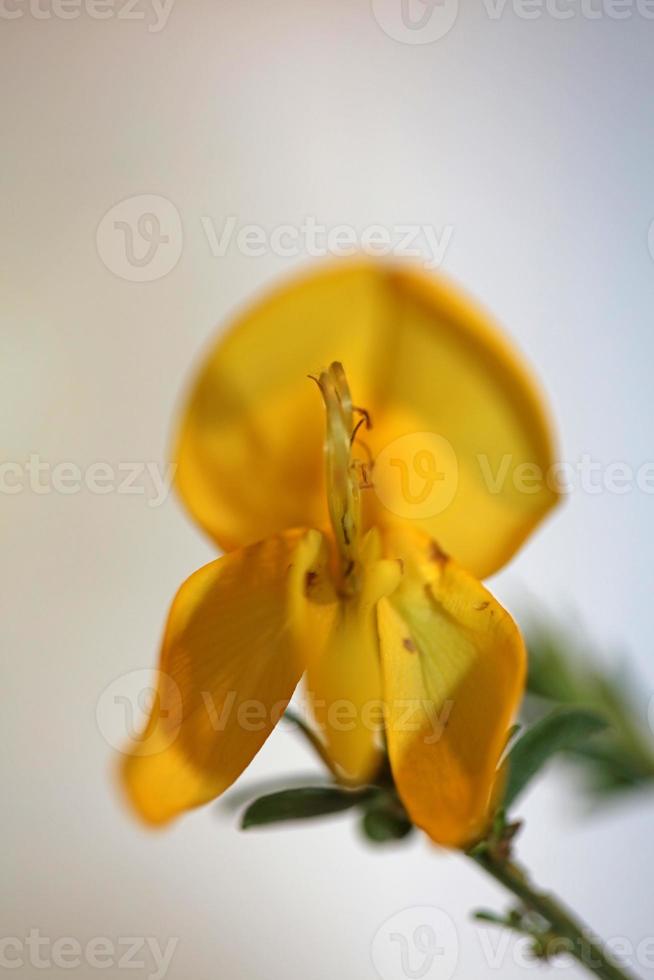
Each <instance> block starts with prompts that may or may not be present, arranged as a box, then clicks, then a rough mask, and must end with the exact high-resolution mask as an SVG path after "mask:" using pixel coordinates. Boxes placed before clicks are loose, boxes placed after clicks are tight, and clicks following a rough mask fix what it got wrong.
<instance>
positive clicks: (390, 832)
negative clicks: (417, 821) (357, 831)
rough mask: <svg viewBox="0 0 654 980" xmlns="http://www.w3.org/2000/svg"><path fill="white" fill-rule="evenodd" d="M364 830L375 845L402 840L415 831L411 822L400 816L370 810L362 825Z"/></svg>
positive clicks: (384, 811) (386, 811) (383, 811)
mask: <svg viewBox="0 0 654 980" xmlns="http://www.w3.org/2000/svg"><path fill="white" fill-rule="evenodd" d="M361 827H362V830H363V832H364V834H365V836H366V837H367V838H368V840H369V841H372V843H373V844H387V843H389V842H390V841H396V840H402V839H403V838H404V837H408V835H409V834H410V833H411V831H412V830H413V824H412V823H411V821H410V820H409V819H408V818H407V817H405V816H402V815H400V814H396V813H390V812H389V811H388V810H377V809H375V808H373V809H370V810H368V812H367V813H366V814H365V815H364V818H363V821H362V823H361Z"/></svg>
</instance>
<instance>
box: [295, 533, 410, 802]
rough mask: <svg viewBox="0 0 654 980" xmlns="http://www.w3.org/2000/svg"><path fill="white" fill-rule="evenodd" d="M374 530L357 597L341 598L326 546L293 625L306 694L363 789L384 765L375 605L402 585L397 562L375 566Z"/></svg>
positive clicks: (335, 754)
mask: <svg viewBox="0 0 654 980" xmlns="http://www.w3.org/2000/svg"><path fill="white" fill-rule="evenodd" d="M376 538H377V535H376V532H372V533H371V534H370V535H369V537H368V540H367V541H366V542H365V543H364V552H367V553H368V554H367V557H368V559H369V560H368V564H366V565H365V566H363V567H362V568H361V572H360V575H361V581H360V591H358V592H357V594H356V595H353V596H341V595H338V594H337V593H336V592H335V591H334V588H333V586H332V584H331V580H330V576H329V571H328V560H329V555H328V553H327V550H326V549H325V548H324V547H323V549H322V550H321V552H317V551H316V552H315V553H314V555H313V557H312V558H311V559H310V560H309V561H308V568H309V571H308V575H307V579H306V581H307V582H308V583H309V584H308V587H307V592H306V599H305V601H304V602H303V604H302V606H301V608H300V607H299V606H298V608H297V610H296V613H295V616H294V622H295V627H296V638H297V643H298V645H299V648H300V649H301V650H302V652H303V659H304V660H305V661H306V663H307V677H306V685H307V693H308V697H309V702H310V706H311V708H312V711H313V715H314V718H315V720H316V722H317V725H318V729H319V732H320V735H321V737H322V739H323V741H324V743H325V748H326V750H327V753H328V755H329V757H330V758H331V760H332V762H334V763H335V764H336V766H337V767H338V768H339V769H340V770H341V771H342V772H343V774H344V775H345V776H346V777H347V778H348V779H349V780H351V781H352V782H355V783H359V784H361V783H365V782H366V781H367V780H369V779H370V778H371V777H372V776H373V774H374V772H375V770H376V769H377V767H378V765H379V763H380V760H381V735H382V732H383V727H384V716H383V715H384V706H383V701H382V690H381V674H380V664H379V640H378V635H377V617H376V605H377V601H378V599H379V598H380V596H382V595H387V594H388V593H389V592H391V591H392V590H393V589H394V588H395V587H396V586H397V584H398V581H399V579H400V567H399V565H398V563H397V562H389V561H380V560H375V559H374V557H371V556H370V552H371V551H374V550H375V544H376V541H375V539H376Z"/></svg>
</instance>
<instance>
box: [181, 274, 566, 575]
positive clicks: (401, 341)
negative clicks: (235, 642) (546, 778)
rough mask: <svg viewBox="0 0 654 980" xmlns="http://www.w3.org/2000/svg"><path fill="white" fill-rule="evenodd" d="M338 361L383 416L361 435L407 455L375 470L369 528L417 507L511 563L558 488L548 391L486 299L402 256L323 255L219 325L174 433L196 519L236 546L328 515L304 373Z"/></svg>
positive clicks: (477, 548)
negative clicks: (398, 260) (427, 462)
mask: <svg viewBox="0 0 654 980" xmlns="http://www.w3.org/2000/svg"><path fill="white" fill-rule="evenodd" d="M332 361H341V362H342V363H343V365H344V367H345V371H346V373H347V376H348V380H349V383H350V387H351V390H352V393H353V397H354V401H355V404H356V405H358V406H361V407H363V408H366V409H367V410H368V411H369V412H370V414H371V416H372V420H373V429H372V430H371V431H370V432H366V433H365V436H364V435H363V434H361V438H362V439H363V441H364V442H365V443H366V444H367V446H368V448H369V450H370V452H371V453H372V455H373V457H375V458H378V457H380V455H382V456H383V454H384V453H386V454H387V455H388V454H389V453H390V456H391V463H392V460H393V459H397V458H399V460H400V463H399V465H398V466H397V467H394V465H391V466H390V467H389V468H388V472H387V473H386V477H385V476H384V473H383V472H381V469H380V470H379V472H378V473H377V474H376V475H375V480H376V482H377V483H378V484H379V490H378V492H377V494H376V493H375V492H374V491H373V490H370V491H368V492H367V494H366V495H365V496H366V497H367V505H366V510H367V526H372V525H374V524H376V523H379V522H380V521H382V522H387V521H392V520H395V519H396V518H398V517H399V518H402V519H410V520H411V521H412V522H413V523H414V524H415V526H416V527H418V528H421V529H423V530H426V531H427V532H428V533H430V534H432V535H433V536H434V537H436V538H437V539H438V540H439V541H441V543H442V544H443V546H444V547H445V548H447V550H448V551H449V552H451V553H452V554H453V555H454V557H455V558H456V560H457V561H460V562H461V563H462V564H464V565H465V566H466V567H467V568H469V569H470V570H471V571H472V572H474V574H475V575H477V576H479V577H483V576H486V575H488V574H490V573H491V572H493V571H495V570H496V569H498V568H499V567H501V566H502V565H503V564H504V563H505V562H506V561H507V560H508V559H509V558H510V557H511V556H512V554H513V553H514V551H515V550H516V549H517V548H518V546H519V545H520V544H521V542H522V541H523V540H524V538H525V537H526V536H527V535H528V534H529V532H530V531H531V530H532V529H533V528H534V526H535V525H536V524H537V523H538V522H539V521H540V520H541V518H542V517H543V516H544V514H545V513H546V512H547V511H548V510H549V508H550V507H551V506H552V505H553V504H554V503H555V502H556V499H557V494H556V492H555V490H554V489H553V488H552V487H551V486H548V485H547V482H546V481H545V476H546V475H547V474H548V472H549V468H550V466H551V464H552V461H553V450H552V441H551V435H550V430H549V425H548V422H547V419H546V416H545V414H544V411H543V407H542V401H541V398H540V396H539V394H538V393H537V391H536V390H535V388H534V385H533V383H532V381H531V378H530V377H529V374H528V372H527V371H526V370H525V367H524V365H523V363H522V361H521V359H520V358H519V357H518V355H517V354H516V352H515V351H514V350H512V348H511V347H510V346H509V344H508V343H507V342H506V341H505V340H504V339H503V338H502V337H501V335H500V334H499V333H498V332H497V330H496V329H495V327H494V326H493V324H492V322H491V321H490V319H489V317H488V316H487V315H486V314H485V313H484V312H482V311H480V310H479V309H478V308H477V307H476V306H475V305H473V304H472V303H471V302H470V301H469V300H468V299H467V298H466V297H465V296H463V295H462V294H461V293H460V292H459V291H458V290H457V289H455V288H454V287H453V286H451V285H449V284H447V283H446V282H445V281H443V280H442V279H441V278H437V277H434V276H432V275H426V274H425V273H423V272H422V271H419V270H413V271H412V270H410V269H409V268H408V267H407V266H405V265H392V264H387V263H382V262H375V261H373V260H357V261H352V262H344V263H342V264H339V265H335V266H333V267H329V268H327V269H323V270H321V271H319V272H318V273H317V274H313V275H310V276H307V277H305V278H303V279H300V280H298V281H296V282H294V283H292V284H291V285H289V286H287V287H286V288H283V289H281V290H278V291H277V292H275V293H273V294H272V295H271V296H269V297H268V298H267V299H264V300H263V301H262V302H260V303H258V304H257V305H256V306H254V307H253V308H252V309H251V310H250V311H248V312H246V313H245V314H244V315H243V316H242V317H240V318H239V319H238V320H237V322H236V323H235V324H234V326H233V328H232V329H231V330H230V331H229V332H228V333H227V335H226V336H225V337H224V338H221V340H220V342H219V343H218V345H217V346H216V347H215V349H214V351H213V352H212V353H211V355H210V356H209V358H208V360H207V361H206V363H205V364H204V366H203V369H202V371H201V373H200V376H199V378H198V379H197V381H196V383H195V385H194V388H193V391H192V393H191V397H190V400H189V403H188V406H187V409H186V412H185V414H184V417H183V422H182V426H181V431H180V434H179V440H178V445H177V452H176V458H177V460H178V472H177V480H178V488H179V490H180V492H181V495H182V497H183V499H184V500H185V502H186V504H187V506H188V507H189V509H190V511H191V513H192V514H193V515H194V517H195V518H196V519H197V520H198V521H199V523H200V524H201V525H202V526H203V527H204V528H205V529H206V530H207V531H208V532H209V533H210V534H211V535H212V536H213V538H214V539H215V540H216V541H217V542H218V544H219V545H220V546H221V547H223V548H226V549H231V548H234V547H238V546H240V545H243V544H249V543H252V542H253V541H257V540H260V539H262V538H264V537H267V536H268V535H270V534H272V533H275V532H277V531H279V530H281V529H283V528H285V527H297V526H308V527H316V528H319V529H321V530H327V529H328V527H329V521H328V514H327V507H326V494H325V487H324V472H323V470H324V457H323V449H322V446H323V438H324V418H323V413H322V407H321V405H320V399H319V398H318V397H317V393H316V391H315V388H314V386H313V385H312V384H310V383H309V382H308V381H307V379H306V375H307V374H315V373H316V372H318V371H320V369H321V368H323V367H325V366H326V365H327V364H330V363H331V362H332ZM425 434H426V435H427V437H428V438H427V442H426V445H425V446H424V447H423V446H422V441H424V438H425ZM434 435H435V436H436V437H437V441H436V445H437V447H438V446H441V447H444V450H443V452H442V453H441V452H440V449H437V451H436V456H437V457H438V458H436V459H435V460H434V463H435V465H436V468H438V466H441V467H443V466H444V467H445V469H446V474H445V482H444V484H442V481H440V480H438V479H436V480H432V483H433V487H432V488H431V490H433V497H432V496H429V495H428V497H427V498H426V502H425V499H423V497H424V494H423V490H424V488H425V487H427V486H428V484H427V483H426V482H425V479H423V475H422V474H423V469H422V467H421V466H419V465H417V461H418V462H420V461H421V460H422V461H424V458H425V453H426V454H427V455H428V456H429V454H430V453H431V454H433V439H430V438H429V437H430V436H434ZM398 440H399V442H398ZM421 440H422V441H421ZM438 440H441V441H440V442H439V441H438ZM448 445H449V448H448ZM525 464H526V466H527V467H531V468H530V469H525ZM402 466H404V467H405V468H406V473H405V476H406V477H407V478H408V479H410V480H411V481H413V482H412V483H411V484H410V490H411V492H410V493H407V492H406V488H404V487H403V486H402V485H401V483H400V480H401V478H402V472H401V468H402ZM521 467H522V468H521ZM533 467H536V469H535V470H534V469H533ZM432 470H434V467H431V466H430V467H428V468H427V470H426V471H425V472H426V473H427V477H426V479H427V480H429V479H431V477H430V476H429V474H430V473H431V472H432ZM434 472H435V471H434ZM534 473H536V474H540V478H539V477H538V476H537V477H536V479H534ZM389 475H390V477H391V478H395V479H396V481H397V485H396V486H395V487H391V488H390V489H391V491H392V492H391V494H390V499H389V492H388V491H389V488H388V486H387V485H386V484H387V482H388V481H387V478H388V477H389ZM382 484H384V485H383V486H382ZM431 490H430V493H431ZM450 491H453V492H452V493H451V492H450ZM416 498H418V499H420V500H421V503H420V505H419V506H417V505H416V503H415V499H416Z"/></svg>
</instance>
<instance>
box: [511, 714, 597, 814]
mask: <svg viewBox="0 0 654 980" xmlns="http://www.w3.org/2000/svg"><path fill="white" fill-rule="evenodd" d="M606 727H607V722H606V719H605V718H602V716H601V715H598V714H596V713H595V712H593V711H585V710H583V709H581V708H558V709H557V710H556V711H553V712H552V713H551V714H549V715H547V717H545V718H543V719H541V721H539V722H537V723H536V724H535V725H533V726H532V727H531V728H530V729H528V731H526V732H525V734H524V735H523V736H522V738H520V739H519V740H518V741H517V742H516V744H515V745H514V746H513V748H512V750H511V752H510V753H509V760H508V761H509V778H508V782H507V786H506V792H505V794H504V804H503V805H504V807H505V808H506V809H508V808H509V807H510V806H511V805H512V804H513V803H515V801H516V799H517V798H518V797H519V796H520V794H521V793H522V792H523V791H524V790H525V789H526V787H527V786H528V784H529V783H530V782H531V780H532V779H533V778H534V776H535V775H536V774H537V773H538V772H539V770H540V769H542V767H543V766H544V765H545V763H546V762H548V761H549V760H550V759H551V758H552V756H553V755H555V754H556V753H557V752H563V751H569V750H571V749H574V748H576V747H577V746H579V745H580V744H581V743H583V742H585V740H586V739H587V738H589V737H590V736H591V735H595V734H597V733H598V732H601V731H604V729H606Z"/></svg>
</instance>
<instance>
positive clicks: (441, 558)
mask: <svg viewBox="0 0 654 980" xmlns="http://www.w3.org/2000/svg"><path fill="white" fill-rule="evenodd" d="M429 559H430V561H435V562H437V563H438V564H439V565H444V564H445V562H446V561H448V559H449V555H446V554H445V552H444V551H443V549H442V548H441V547H440V545H438V544H436V542H435V541H430V542H429Z"/></svg>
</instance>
